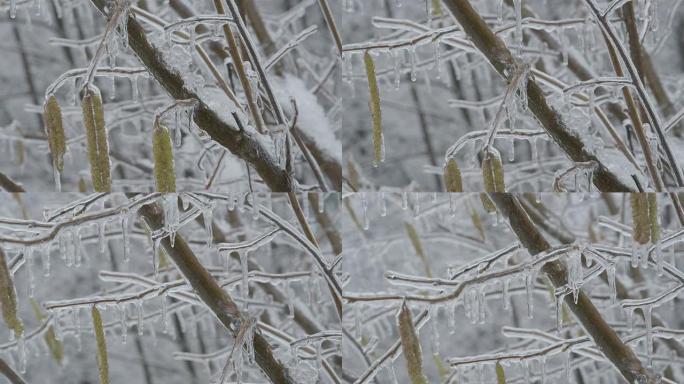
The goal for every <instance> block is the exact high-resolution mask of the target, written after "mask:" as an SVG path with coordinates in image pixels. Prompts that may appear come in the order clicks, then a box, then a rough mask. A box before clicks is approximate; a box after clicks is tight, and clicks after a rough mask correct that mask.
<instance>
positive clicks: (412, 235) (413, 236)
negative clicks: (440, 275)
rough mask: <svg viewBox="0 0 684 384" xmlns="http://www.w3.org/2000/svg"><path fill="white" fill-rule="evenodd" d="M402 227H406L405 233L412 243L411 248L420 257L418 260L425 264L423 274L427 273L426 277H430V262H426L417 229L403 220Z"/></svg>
mask: <svg viewBox="0 0 684 384" xmlns="http://www.w3.org/2000/svg"><path fill="white" fill-rule="evenodd" d="M404 228H405V229H406V234H407V235H408V237H409V239H410V240H411V245H413V249H414V250H415V251H416V254H417V255H418V257H420V260H421V261H422V262H423V265H424V266H425V274H426V275H427V277H432V271H430V263H428V259H427V256H426V255H425V251H423V244H422V243H421V242H420V237H419V236H418V231H416V227H414V226H413V225H412V224H411V223H408V222H404Z"/></svg>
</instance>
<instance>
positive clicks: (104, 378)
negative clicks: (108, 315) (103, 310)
mask: <svg viewBox="0 0 684 384" xmlns="http://www.w3.org/2000/svg"><path fill="white" fill-rule="evenodd" d="M92 315H93V329H94V331H95V340H96V341H97V366H98V370H99V372H100V384H109V361H108V360H107V341H106V339H105V334H104V328H103V327H102V316H100V311H99V310H98V309H97V307H95V306H93V310H92Z"/></svg>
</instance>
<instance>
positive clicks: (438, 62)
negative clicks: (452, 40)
mask: <svg viewBox="0 0 684 384" xmlns="http://www.w3.org/2000/svg"><path fill="white" fill-rule="evenodd" d="M433 44H434V45H435V65H434V67H433V68H434V69H435V71H436V72H437V73H436V74H435V78H437V79H440V78H441V77H442V46H441V44H440V42H439V40H437V41H435V42H434V43H433Z"/></svg>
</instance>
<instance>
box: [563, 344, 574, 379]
mask: <svg viewBox="0 0 684 384" xmlns="http://www.w3.org/2000/svg"><path fill="white" fill-rule="evenodd" d="M571 354H572V352H570V351H568V352H566V353H565V354H564V360H565V361H564V362H563V363H564V366H565V367H564V371H565V372H564V373H565V382H566V383H567V384H570V383H571V380H570V375H571V374H572V368H571V367H570V359H571V357H572V355H571Z"/></svg>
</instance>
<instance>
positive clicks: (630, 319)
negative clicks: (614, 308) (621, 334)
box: [626, 308, 634, 332]
mask: <svg viewBox="0 0 684 384" xmlns="http://www.w3.org/2000/svg"><path fill="white" fill-rule="evenodd" d="M626 310H627V330H628V331H629V332H632V330H633V329H634V310H632V308H627V309H626Z"/></svg>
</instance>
